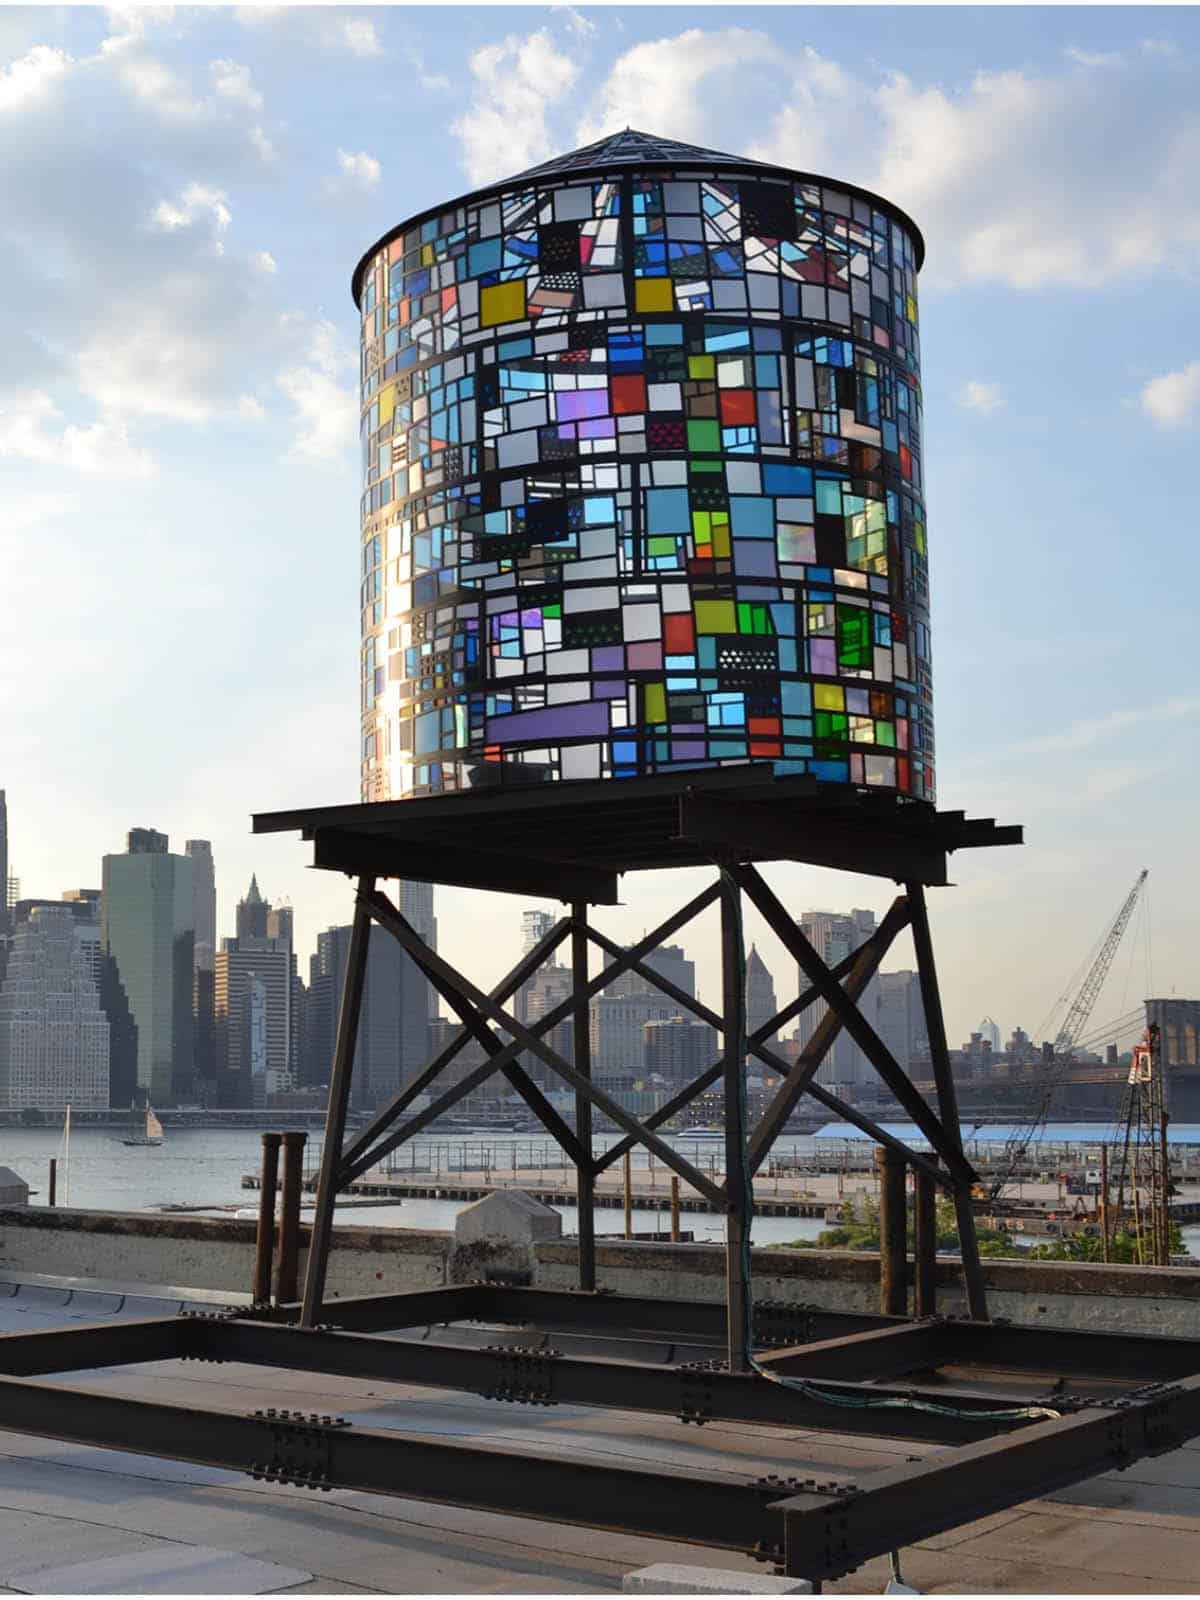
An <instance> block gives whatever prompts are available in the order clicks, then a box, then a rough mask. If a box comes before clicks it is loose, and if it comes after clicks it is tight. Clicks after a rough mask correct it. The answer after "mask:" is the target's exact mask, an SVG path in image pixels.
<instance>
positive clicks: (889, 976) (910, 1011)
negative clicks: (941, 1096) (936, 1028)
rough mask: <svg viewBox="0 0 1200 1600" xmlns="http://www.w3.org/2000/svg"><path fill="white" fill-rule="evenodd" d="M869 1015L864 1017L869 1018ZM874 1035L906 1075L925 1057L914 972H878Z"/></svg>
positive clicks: (922, 1016)
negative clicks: (881, 1041) (876, 1035)
mask: <svg viewBox="0 0 1200 1600" xmlns="http://www.w3.org/2000/svg"><path fill="white" fill-rule="evenodd" d="M869 1015H870V1013H868V1017H869ZM875 1032H876V1033H877V1034H878V1035H879V1037H880V1038H881V1039H882V1040H883V1042H884V1044H885V1045H887V1047H888V1049H889V1050H890V1051H891V1052H892V1054H893V1055H894V1056H895V1058H896V1060H897V1061H898V1062H899V1064H900V1066H901V1067H903V1068H904V1070H905V1071H906V1072H907V1071H909V1070H910V1068H911V1067H912V1066H913V1064H914V1063H915V1062H917V1061H921V1060H924V1059H925V1058H927V1057H928V1055H929V1041H928V1037H927V1034H926V1029H925V1008H924V1006H923V1005H922V1002H921V980H920V977H919V976H918V974H917V973H915V972H881V973H880V974H879V981H878V1001H877V1005H876V1011H875Z"/></svg>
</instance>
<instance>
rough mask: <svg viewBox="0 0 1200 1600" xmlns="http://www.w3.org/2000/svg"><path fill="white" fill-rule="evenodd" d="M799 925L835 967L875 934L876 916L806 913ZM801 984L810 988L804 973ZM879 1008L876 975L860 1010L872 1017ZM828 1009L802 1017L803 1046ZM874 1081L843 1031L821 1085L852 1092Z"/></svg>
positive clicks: (816, 1008)
mask: <svg viewBox="0 0 1200 1600" xmlns="http://www.w3.org/2000/svg"><path fill="white" fill-rule="evenodd" d="M797 925H798V926H799V928H800V931H801V933H803V934H804V936H805V938H806V939H807V940H808V941H809V943H810V944H811V945H812V946H813V948H814V949H815V950H816V952H817V954H818V955H819V956H820V957H821V959H822V960H823V961H824V962H825V965H826V966H828V967H834V966H836V965H837V964H838V962H840V961H844V960H845V959H846V957H847V956H848V955H850V953H851V952H852V951H854V950H857V949H858V947H859V945H861V944H863V943H864V942H865V941H866V940H867V939H869V938H870V937H871V935H872V934H873V933H874V932H875V913H874V912H873V911H861V910H855V911H851V912H850V913H849V914H846V913H843V912H835V911H805V912H804V913H802V915H801V916H800V917H799V918H798V919H797ZM799 984H800V988H801V989H802V990H803V989H807V988H808V987H809V984H808V979H807V978H806V977H805V976H804V974H803V973H800V975H799ZM878 1004H879V975H878V973H876V974H875V975H874V976H873V977H872V978H871V980H870V982H869V983H868V984H867V986H866V988H865V989H864V990H863V993H862V995H861V997H860V999H859V1009H860V1010H861V1011H862V1012H863V1013H864V1015H866V1016H867V1017H871V1016H873V1015H874V1014H875V1012H876V1010H877V1008H878ZM826 1009H827V1008H826V1005H825V1002H824V1001H823V1000H815V1001H814V1002H813V1003H812V1005H810V1006H807V1007H806V1008H805V1009H804V1010H803V1011H802V1012H801V1013H800V1017H799V1020H798V1022H797V1025H796V1034H797V1037H798V1039H799V1041H800V1044H801V1046H804V1045H807V1044H808V1042H809V1040H810V1039H811V1038H812V1036H813V1034H814V1033H815V1032H816V1029H817V1025H818V1024H819V1023H820V1021H821V1019H822V1018H823V1017H824V1015H825V1012H826ZM873 1078H874V1069H873V1068H872V1066H871V1064H870V1062H869V1061H868V1060H867V1058H866V1056H865V1055H864V1054H863V1052H862V1051H861V1050H860V1049H859V1047H858V1046H857V1045H856V1044H855V1043H854V1040H853V1039H852V1038H851V1037H850V1035H849V1034H848V1033H847V1032H846V1030H845V1029H844V1028H843V1029H842V1030H841V1032H840V1033H839V1034H838V1036H837V1039H836V1040H835V1041H834V1046H833V1049H832V1050H831V1051H830V1052H829V1054H828V1055H827V1056H826V1057H825V1059H824V1061H823V1062H822V1063H821V1066H820V1069H819V1070H818V1072H817V1082H818V1083H820V1084H823V1085H825V1086H826V1087H827V1088H832V1087H833V1086H834V1085H841V1086H842V1087H843V1088H849V1087H857V1086H859V1085H861V1084H864V1083H868V1082H870V1081H872V1080H873Z"/></svg>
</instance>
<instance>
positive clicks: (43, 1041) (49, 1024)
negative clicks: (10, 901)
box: [0, 902, 109, 1111]
mask: <svg viewBox="0 0 1200 1600" xmlns="http://www.w3.org/2000/svg"><path fill="white" fill-rule="evenodd" d="M82 926H83V927H86V926H87V924H83V925H82ZM87 945H88V941H87V939H86V936H84V935H82V934H81V923H80V919H79V918H78V917H77V916H76V915H75V914H74V911H73V908H72V907H71V906H70V905H67V904H65V903H62V902H58V903H54V902H50V903H46V902H41V903H37V904H27V905H25V906H23V907H22V915H21V917H20V919H19V920H18V921H17V923H16V925H15V927H14V930H13V936H12V947H11V949H10V951H9V956H8V962H7V966H6V970H5V975H4V982H3V984H2V985H0V1106H3V1107H4V1108H6V1109H12V1110H20V1109H24V1108H25V1107H27V1106H29V1107H34V1108H36V1109H37V1110H39V1111H62V1110H64V1109H65V1108H66V1107H67V1106H74V1107H77V1108H83V1107H102V1106H106V1105H107V1104H108V1051H109V1027H108V1019H107V1018H106V1016H105V1015H104V1012H103V1010H102V1009H101V1006H100V994H99V990H98V988H97V985H96V980H95V977H94V976H93V966H94V954H93V953H92V952H91V951H89V950H88V948H87Z"/></svg>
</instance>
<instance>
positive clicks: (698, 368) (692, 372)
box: [688, 356, 717, 378]
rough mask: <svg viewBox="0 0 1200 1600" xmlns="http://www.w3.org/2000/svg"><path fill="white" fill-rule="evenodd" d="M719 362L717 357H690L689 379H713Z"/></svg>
mask: <svg viewBox="0 0 1200 1600" xmlns="http://www.w3.org/2000/svg"><path fill="white" fill-rule="evenodd" d="M716 370H717V362H716V357H715V356H689V357H688V377H689V378H711V377H713V376H714V375H715V374H716Z"/></svg>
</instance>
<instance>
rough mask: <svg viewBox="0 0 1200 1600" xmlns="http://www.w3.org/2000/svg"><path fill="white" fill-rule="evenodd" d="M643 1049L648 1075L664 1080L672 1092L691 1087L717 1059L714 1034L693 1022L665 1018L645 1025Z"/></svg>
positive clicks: (715, 1031)
mask: <svg viewBox="0 0 1200 1600" xmlns="http://www.w3.org/2000/svg"><path fill="white" fill-rule="evenodd" d="M643 1048H644V1054H645V1063H646V1072H647V1074H648V1075H651V1076H657V1077H660V1078H665V1079H666V1080H667V1082H668V1083H669V1084H671V1085H672V1086H673V1087H675V1088H682V1087H683V1085H684V1084H685V1083H691V1082H692V1081H693V1080H694V1079H696V1078H698V1077H699V1076H700V1074H701V1073H702V1072H703V1071H704V1070H705V1069H706V1068H708V1067H711V1066H712V1064H713V1062H714V1061H715V1060H716V1059H717V1054H718V1045H717V1030H716V1029H715V1028H712V1027H710V1026H709V1025H708V1023H707V1022H700V1021H699V1020H698V1019H696V1018H688V1017H668V1018H667V1019H666V1020H665V1021H663V1022H647V1023H646V1024H645V1027H644V1028H643Z"/></svg>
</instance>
